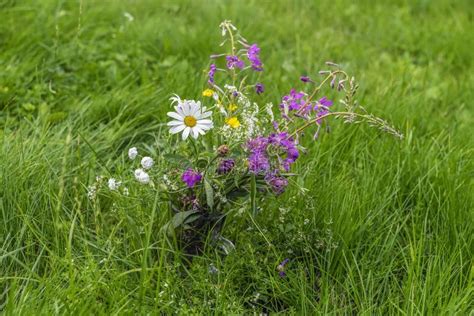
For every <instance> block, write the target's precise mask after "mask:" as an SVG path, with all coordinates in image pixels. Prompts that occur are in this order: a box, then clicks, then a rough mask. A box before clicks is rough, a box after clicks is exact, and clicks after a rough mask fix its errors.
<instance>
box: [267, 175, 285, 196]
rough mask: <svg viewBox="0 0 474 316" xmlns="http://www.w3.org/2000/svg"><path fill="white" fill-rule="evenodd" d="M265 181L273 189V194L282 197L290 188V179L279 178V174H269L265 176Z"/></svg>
mask: <svg viewBox="0 0 474 316" xmlns="http://www.w3.org/2000/svg"><path fill="white" fill-rule="evenodd" d="M265 181H266V182H267V184H268V185H269V186H270V187H271V188H272V191H273V193H275V194H276V195H280V194H282V193H283V192H285V189H286V187H287V186H288V179H286V178H285V177H282V176H279V175H278V173H269V174H267V175H266V176H265Z"/></svg>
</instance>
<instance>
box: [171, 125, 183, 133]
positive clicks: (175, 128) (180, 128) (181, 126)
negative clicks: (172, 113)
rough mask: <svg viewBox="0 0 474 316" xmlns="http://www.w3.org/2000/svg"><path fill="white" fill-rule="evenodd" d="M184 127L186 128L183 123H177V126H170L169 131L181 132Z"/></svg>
mask: <svg viewBox="0 0 474 316" xmlns="http://www.w3.org/2000/svg"><path fill="white" fill-rule="evenodd" d="M185 128H186V126H185V125H184V124H183V125H178V126H173V127H172V128H170V133H171V134H176V133H179V132H181V131H182V130H183V129H185Z"/></svg>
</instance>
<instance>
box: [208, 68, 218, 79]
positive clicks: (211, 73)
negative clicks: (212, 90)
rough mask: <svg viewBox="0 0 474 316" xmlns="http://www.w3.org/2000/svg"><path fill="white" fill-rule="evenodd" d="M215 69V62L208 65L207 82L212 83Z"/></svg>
mask: <svg viewBox="0 0 474 316" xmlns="http://www.w3.org/2000/svg"><path fill="white" fill-rule="evenodd" d="M216 70H217V67H216V64H211V66H210V67H209V72H208V75H209V80H208V82H209V83H214V75H215V74H216Z"/></svg>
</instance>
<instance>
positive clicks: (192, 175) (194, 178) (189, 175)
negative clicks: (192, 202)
mask: <svg viewBox="0 0 474 316" xmlns="http://www.w3.org/2000/svg"><path fill="white" fill-rule="evenodd" d="M181 180H182V181H183V182H184V183H186V185H187V186H188V188H193V187H194V186H195V185H196V184H198V183H199V182H201V180H202V175H201V174H200V173H199V172H197V171H194V170H193V169H191V168H188V169H186V171H185V172H184V173H183V175H182V176H181Z"/></svg>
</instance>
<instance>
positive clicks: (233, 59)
mask: <svg viewBox="0 0 474 316" xmlns="http://www.w3.org/2000/svg"><path fill="white" fill-rule="evenodd" d="M225 59H226V61H227V68H229V69H234V68H235V67H237V68H240V69H242V68H244V66H245V64H244V62H243V61H242V60H240V59H239V57H237V56H235V55H230V56H226V57H225Z"/></svg>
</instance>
